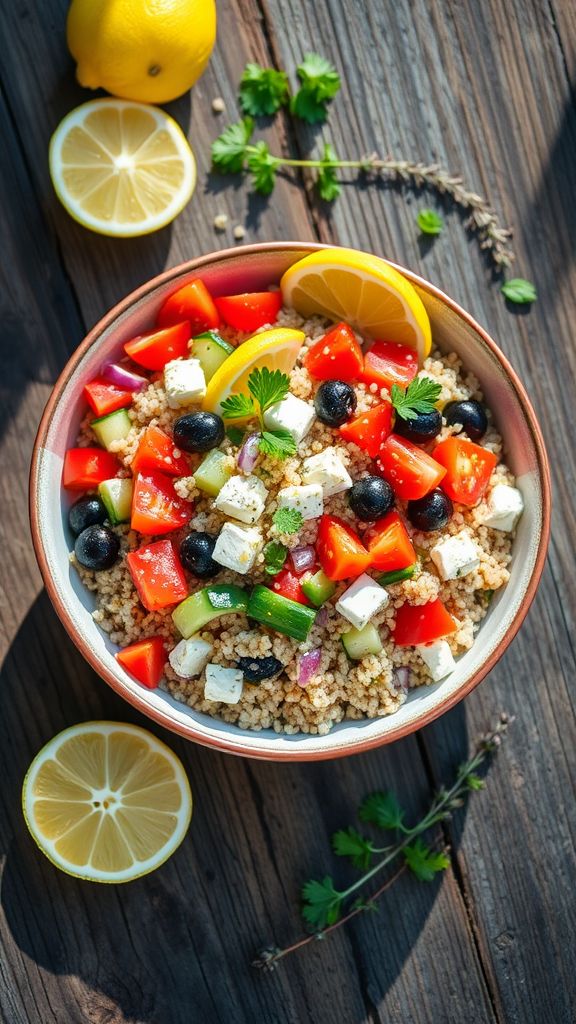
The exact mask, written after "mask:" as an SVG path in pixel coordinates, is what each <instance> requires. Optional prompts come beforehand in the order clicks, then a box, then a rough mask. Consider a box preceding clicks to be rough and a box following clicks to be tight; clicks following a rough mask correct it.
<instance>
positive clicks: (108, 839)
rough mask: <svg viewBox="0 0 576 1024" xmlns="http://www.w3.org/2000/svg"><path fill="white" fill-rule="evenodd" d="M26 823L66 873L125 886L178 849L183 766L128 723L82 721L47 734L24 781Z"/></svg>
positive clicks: (182, 831)
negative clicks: (46, 740) (49, 737)
mask: <svg viewBox="0 0 576 1024" xmlns="http://www.w3.org/2000/svg"><path fill="white" fill-rule="evenodd" d="M22 802H23V808H24V817H25V819H26V824H27V825H28V828H29V830H30V832H31V834H32V836H33V837H34V839H35V840H36V843H37V844H38V846H39V847H40V849H41V850H42V852H43V853H45V854H46V856H47V857H48V858H49V860H51V861H52V863H53V864H55V865H56V867H58V868H61V869H62V870H63V871H66V872H67V873H68V874H69V875H75V876H76V877H77V878H84V879H87V880H88V881H92V882H130V881H132V880H133V879H134V878H140V876H141V875H146V874H148V872H149V871H154V869H155V868H157V867H159V866H160V864H163V863H164V861H165V860H167V859H168V857H170V855H171V854H172V853H174V850H176V848H177V847H178V846H179V845H180V843H181V842H182V840H183V838H184V836H185V835H186V832H187V830H188V825H189V824H190V817H191V815H192V794H191V792H190V786H189V783H188V778H187V776H186V772H185V771H184V767H183V765H182V763H181V761H179V759H178V758H177V757H176V755H175V754H173V753H172V751H171V750H170V749H169V748H168V747H167V746H166V745H165V744H164V743H161V742H160V740H157V739H156V737H155V736H152V734H151V733H149V732H147V731H146V730H145V729H139V728H138V727H137V726H135V725H123V724H121V723H119V722H83V723H81V724H80V725H74V726H72V728H70V729H65V730H64V732H60V733H58V735H57V736H54V738H53V739H51V740H50V742H49V743H47V744H46V746H45V747H43V748H42V750H41V751H40V753H38V754H37V755H36V757H35V758H34V760H33V761H32V764H31V765H30V768H29V769H28V772H27V774H26V778H25V779H24V785H23V789H22Z"/></svg>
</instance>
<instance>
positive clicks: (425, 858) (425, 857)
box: [404, 839, 450, 882]
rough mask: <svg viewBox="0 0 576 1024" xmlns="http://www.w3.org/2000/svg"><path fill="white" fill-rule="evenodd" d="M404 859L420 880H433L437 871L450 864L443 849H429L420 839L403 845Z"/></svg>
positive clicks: (444, 868) (443, 869)
mask: <svg viewBox="0 0 576 1024" xmlns="http://www.w3.org/2000/svg"><path fill="white" fill-rule="evenodd" d="M404 860H405V861H406V864H407V865H408V867H409V868H410V870H411V871H412V872H413V874H415V875H416V878H418V879H419V881H420V882H433V881H434V876H435V875H437V874H438V872H439V871H445V870H446V868H447V867H449V866H450V858H449V857H447V856H446V854H445V853H444V852H443V851H440V852H439V853H438V852H437V851H435V850H431V849H430V847H429V846H425V845H424V843H423V842H422V840H421V839H415V840H414V842H413V843H411V844H410V846H405V847H404Z"/></svg>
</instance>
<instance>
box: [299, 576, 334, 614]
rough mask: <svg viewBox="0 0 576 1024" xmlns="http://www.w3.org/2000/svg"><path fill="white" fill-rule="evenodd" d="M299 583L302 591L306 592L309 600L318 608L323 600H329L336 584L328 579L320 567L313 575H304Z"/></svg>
mask: <svg viewBox="0 0 576 1024" xmlns="http://www.w3.org/2000/svg"><path fill="white" fill-rule="evenodd" d="M301 585H302V591H303V593H304V594H306V597H307V598H308V600H309V601H312V604H313V605H316V608H319V607H320V605H322V604H324V602H325V601H329V600H330V598H331V597H332V595H333V594H334V591H335V590H336V584H335V583H333V582H332V580H329V579H328V577H327V575H326V573H325V572H324V571H323V570H322V569H318V572H315V573H314V575H313V576H312V575H310V576H305V577H304V578H303V580H302V584H301Z"/></svg>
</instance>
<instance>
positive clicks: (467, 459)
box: [432, 437, 498, 505]
mask: <svg viewBox="0 0 576 1024" xmlns="http://www.w3.org/2000/svg"><path fill="white" fill-rule="evenodd" d="M432 454H433V456H434V458H435V459H436V462H439V463H440V465H441V466H444V467H445V469H446V475H445V477H444V479H443V481H442V490H443V491H445V492H446V494H447V495H448V497H449V498H452V501H459V502H460V504H461V505H476V504H477V503H478V502H479V501H480V499H481V498H482V497H483V495H484V493H485V491H486V488H487V487H488V484H489V483H490V477H491V476H492V470H493V469H494V467H495V465H496V463H497V462H498V458H497V456H496V455H494V452H489V451H488V449H487V448H482V446H481V445H479V444H474V441H467V440H466V438H464V437H447V438H446V440H445V441H441V442H440V444H438V445H436V447H435V449H434V451H433V453H432Z"/></svg>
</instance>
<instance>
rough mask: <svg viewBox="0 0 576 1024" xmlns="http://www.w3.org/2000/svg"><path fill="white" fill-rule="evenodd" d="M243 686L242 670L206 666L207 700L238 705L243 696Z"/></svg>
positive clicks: (220, 666)
mask: <svg viewBox="0 0 576 1024" xmlns="http://www.w3.org/2000/svg"><path fill="white" fill-rule="evenodd" d="M243 685H244V676H243V675H242V672H241V671H240V669H237V668H222V665H207V666H206V683H205V686H204V699H205V700H214V701H219V702H220V703H221V704H237V703H238V701H239V700H240V697H241V696H242V688H243Z"/></svg>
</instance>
